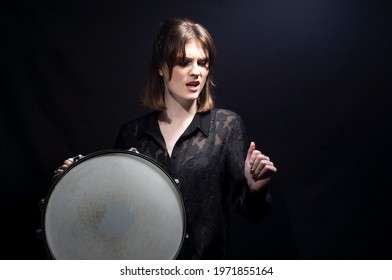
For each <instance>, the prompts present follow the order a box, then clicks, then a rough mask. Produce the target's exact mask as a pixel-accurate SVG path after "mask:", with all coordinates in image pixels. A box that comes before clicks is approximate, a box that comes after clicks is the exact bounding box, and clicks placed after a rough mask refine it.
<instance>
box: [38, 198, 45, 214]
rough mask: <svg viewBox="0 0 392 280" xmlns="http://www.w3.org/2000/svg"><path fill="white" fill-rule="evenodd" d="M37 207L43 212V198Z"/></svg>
mask: <svg viewBox="0 0 392 280" xmlns="http://www.w3.org/2000/svg"><path fill="white" fill-rule="evenodd" d="M38 207H39V209H40V210H41V211H42V210H44V207H45V199H44V198H43V199H41V200H40V202H39V203H38Z"/></svg>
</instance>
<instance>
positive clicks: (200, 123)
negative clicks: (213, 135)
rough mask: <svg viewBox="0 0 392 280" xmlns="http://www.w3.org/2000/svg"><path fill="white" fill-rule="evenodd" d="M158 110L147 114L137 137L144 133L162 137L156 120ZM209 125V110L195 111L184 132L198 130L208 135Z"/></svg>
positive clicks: (188, 132)
mask: <svg viewBox="0 0 392 280" xmlns="http://www.w3.org/2000/svg"><path fill="white" fill-rule="evenodd" d="M157 116H158V112H152V113H150V114H148V115H147V118H146V121H145V122H144V128H142V129H140V130H139V133H138V139H140V138H141V137H143V136H144V135H146V134H147V135H152V136H154V137H156V138H160V137H162V136H161V135H162V134H161V131H160V128H159V124H158V121H157ZM210 125H211V111H207V112H203V113H196V115H195V117H194V118H193V120H192V122H191V124H190V125H189V127H188V128H187V130H186V131H185V133H184V134H190V133H192V132H194V131H195V130H197V129H198V130H200V131H201V133H203V134H204V136H206V137H208V135H209V132H210Z"/></svg>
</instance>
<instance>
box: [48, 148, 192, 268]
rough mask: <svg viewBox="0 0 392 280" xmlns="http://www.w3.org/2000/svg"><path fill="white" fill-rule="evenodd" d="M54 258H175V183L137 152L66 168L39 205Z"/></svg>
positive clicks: (178, 227) (181, 223)
mask: <svg viewBox="0 0 392 280" xmlns="http://www.w3.org/2000/svg"><path fill="white" fill-rule="evenodd" d="M42 232H43V237H44V242H45V245H46V247H47V249H48V251H49V253H50V255H51V257H53V258H54V259H91V260H93V259H140V260H148V259H175V258H176V256H177V254H178V252H179V250H180V248H181V245H182V242H183V239H184V233H185V210H184V204H183V201H182V198H181V195H180V193H179V191H178V186H177V183H176V182H175V181H174V179H172V178H171V177H170V176H169V175H168V174H167V173H166V172H165V171H164V170H163V169H162V168H161V167H160V166H159V165H158V164H157V163H155V162H154V161H153V160H151V159H149V158H148V157H146V156H144V155H142V154H139V153H137V152H133V151H128V150H126V151H125V150H124V151H123V150H105V151H100V152H96V153H93V154H91V155H88V156H85V157H83V158H81V159H79V160H78V161H76V162H75V163H74V164H72V165H71V166H70V167H69V168H68V169H67V170H65V171H64V172H63V174H62V175H61V176H60V177H59V178H58V179H57V180H56V181H55V183H54V185H53V186H52V188H51V190H50V192H49V194H48V196H47V198H46V199H45V200H44V205H43V215H42Z"/></svg>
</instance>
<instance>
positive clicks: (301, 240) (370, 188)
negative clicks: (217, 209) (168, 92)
mask: <svg viewBox="0 0 392 280" xmlns="http://www.w3.org/2000/svg"><path fill="white" fill-rule="evenodd" d="M0 3H1V4H0V23H1V26H0V28H1V29H0V30H1V33H0V35H1V39H0V40H1V41H0V42H1V45H0V51H1V53H0V55H1V61H0V71H1V72H0V82H1V83H0V91H1V107H0V110H1V111H0V116H1V118H0V129H1V130H0V131H1V137H0V138H1V142H0V143H1V155H0V156H1V174H0V175H1V177H0V183H1V211H0V213H1V214H0V215H1V216H0V223H1V249H0V252H1V253H0V254H1V259H45V258H46V252H45V248H44V246H43V244H42V241H41V240H40V239H37V237H36V230H37V229H38V228H40V218H41V214H40V211H39V209H38V202H39V200H40V199H41V198H43V197H44V196H45V195H46V194H47V192H48V190H49V188H50V186H51V177H52V174H53V170H54V169H56V168H57V167H58V166H59V165H60V164H61V163H62V161H63V160H64V159H65V158H68V157H71V156H75V155H77V154H89V153H92V152H95V151H98V150H103V149H108V148H111V147H112V146H113V143H114V140H115V137H116V134H117V131H118V129H119V127H120V125H121V124H122V123H124V122H126V121H128V120H130V119H132V118H134V117H137V116H139V115H141V114H143V113H144V112H146V110H145V109H143V108H141V107H140V106H139V98H140V90H141V87H142V84H143V80H144V75H145V73H146V70H147V66H148V64H149V57H150V50H151V44H152V41H153V39H154V37H155V34H156V31H157V28H158V27H157V26H158V24H159V22H161V21H163V20H165V19H167V18H169V17H188V18H190V19H192V20H194V21H197V22H200V23H202V24H203V25H204V26H206V27H207V29H208V30H209V31H210V32H211V34H212V35H213V37H214V39H215V42H216V45H217V49H218V61H217V64H216V67H215V76H216V82H217V87H216V89H215V95H216V103H217V107H222V108H226V109H230V110H233V111H235V112H237V113H239V114H240V115H241V116H242V117H243V119H244V122H245V125H246V128H247V131H248V134H249V138H250V139H251V140H254V141H256V143H257V148H258V149H260V150H261V151H262V152H263V153H265V154H267V155H269V156H270V157H271V159H272V160H273V161H274V163H275V165H276V166H277V167H278V174H277V175H276V176H275V177H274V181H273V183H272V184H271V188H270V190H271V193H272V195H273V210H272V212H271V214H270V215H269V216H268V218H267V219H266V221H265V222H264V223H263V224H261V225H255V224H252V223H250V222H249V221H246V220H243V219H241V218H239V217H236V216H234V217H233V218H232V220H233V221H232V228H231V239H230V248H231V251H230V258H232V259H391V258H392V221H391V220H392V219H391V213H392V211H391V198H392V195H391V194H392V192H391V181H392V180H391V171H390V170H391V163H390V162H391V160H390V157H391V149H390V143H391V136H390V134H391V133H390V132H391V120H392V118H391V97H390V94H391V92H392V91H391V73H392V71H391V50H392V48H391V47H392V44H391V37H392V36H391V35H392V32H391V31H392V30H391V29H392V28H391V26H392V25H391V5H390V4H388V1H370V0H369V1H349V0H340V1H338V0H336V1H327V0H313V1H311V0H307V1H306V0H301V1H293V0H258V1H256V0H254V1H246V0H244V1H234V0H233V1H223V0H214V1H204V0H200V1H196V2H195V1H193V2H192V1H190V2H189V1H151V0H144V1H139V2H134V1H127V0H111V1H103V0H99V1H92V0H89V1H83V0H81V1H76V0H72V1H50V0H41V1H37V0H31V1H18V0H17V1H11V0H10V1H5V0H1V2H0Z"/></svg>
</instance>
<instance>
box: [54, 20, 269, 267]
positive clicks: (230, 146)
mask: <svg viewBox="0 0 392 280" xmlns="http://www.w3.org/2000/svg"><path fill="white" fill-rule="evenodd" d="M215 55H216V50H215V45H214V42H213V40H212V38H211V36H210V34H209V32H208V31H207V30H206V29H205V28H204V27H203V26H202V25H200V24H197V23H194V22H192V21H190V20H187V19H170V20H168V21H166V22H165V23H163V25H162V26H161V29H160V31H159V33H158V36H157V38H156V41H155V44H154V47H153V55H152V62H151V66H150V71H149V74H148V77H147V80H146V85H145V92H144V97H143V104H144V105H145V106H147V107H148V108H150V109H152V112H151V113H149V114H147V115H145V116H142V117H140V118H138V119H135V120H133V121H131V122H129V123H127V124H125V125H123V126H122V128H121V130H120V132H119V134H118V137H117V140H116V144H115V148H117V149H129V148H136V149H137V150H138V151H139V152H140V153H142V154H144V155H146V156H149V157H151V158H152V159H154V160H155V161H157V162H158V163H159V164H160V165H162V166H163V168H164V169H165V170H166V171H167V172H168V173H169V174H170V175H171V176H172V177H173V178H175V179H178V180H179V181H180V192H181V195H182V197H183V200H184V205H185V210H186V220H187V225H186V230H187V238H185V240H184V243H183V246H182V248H181V250H180V253H179V255H178V259H224V258H225V257H226V240H227V238H226V237H227V230H228V220H229V217H228V212H229V208H228V207H229V205H228V201H229V200H230V198H231V200H232V201H233V203H234V205H235V209H236V210H237V211H238V212H239V213H240V214H241V215H243V216H245V217H248V218H250V219H252V220H255V221H261V220H262V219H263V218H264V216H265V214H266V213H267V212H268V210H269V208H270V202H269V200H270V199H269V195H268V192H267V184H268V182H269V181H270V180H271V177H272V175H273V174H274V173H275V172H276V171H277V170H276V168H275V167H274V165H273V163H272V162H271V161H270V159H269V158H268V157H267V156H265V155H263V154H262V153H261V152H260V151H259V150H256V145H255V143H253V142H252V143H250V145H249V148H247V145H248V144H247V139H246V133H245V129H244V125H243V123H242V120H241V118H240V116H238V115H237V114H235V113H234V112H231V111H229V110H224V109H215V108H214V102H213V99H212V86H213V82H212V77H211V71H212V67H213V65H214V62H215ZM71 163H72V160H71V159H68V160H66V161H65V162H64V165H63V166H62V167H60V168H59V170H58V173H61V172H62V171H63V170H64V169H65V168H66V167H67V166H68V165H69V164H71Z"/></svg>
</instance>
